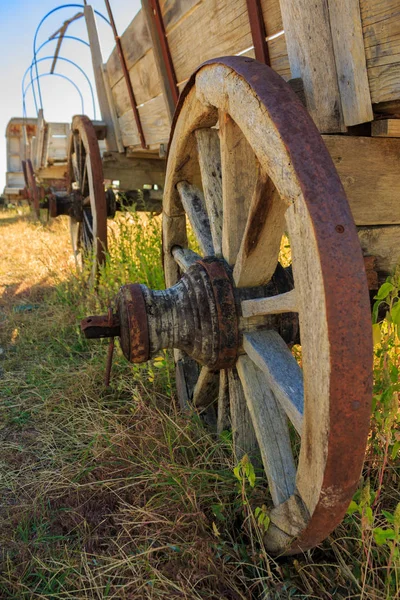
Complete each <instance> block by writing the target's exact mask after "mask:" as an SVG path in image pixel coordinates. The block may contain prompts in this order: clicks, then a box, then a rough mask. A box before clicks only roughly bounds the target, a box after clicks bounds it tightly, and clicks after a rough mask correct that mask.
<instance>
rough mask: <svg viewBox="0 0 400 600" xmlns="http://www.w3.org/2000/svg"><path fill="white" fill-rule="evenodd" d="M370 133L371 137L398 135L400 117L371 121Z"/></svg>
mask: <svg viewBox="0 0 400 600" xmlns="http://www.w3.org/2000/svg"><path fill="white" fill-rule="evenodd" d="M371 135H372V136H373V137H400V119H382V120H379V121H373V123H372V126H371Z"/></svg>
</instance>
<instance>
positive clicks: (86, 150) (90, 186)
mask: <svg viewBox="0 0 400 600" xmlns="http://www.w3.org/2000/svg"><path fill="white" fill-rule="evenodd" d="M68 182H69V189H68V192H69V194H72V193H74V196H75V200H74V203H73V208H72V210H71V215H70V229H71V242H72V248H73V251H74V256H75V260H76V264H77V267H78V268H80V267H81V266H82V259H83V255H90V256H91V259H92V268H91V277H92V278H95V276H96V273H97V269H98V266H99V265H101V264H103V263H104V260H105V254H106V251H107V206H106V195H105V190H104V178H103V167H102V162H101V156H100V150H99V143H98V141H97V137H96V131H95V129H94V127H93V124H92V122H91V121H90V119H89V118H88V117H86V116H81V115H78V116H75V117H74V119H73V121H72V128H71V135H70V143H69V152H68Z"/></svg>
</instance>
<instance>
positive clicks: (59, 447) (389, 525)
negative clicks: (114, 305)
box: [0, 211, 400, 600]
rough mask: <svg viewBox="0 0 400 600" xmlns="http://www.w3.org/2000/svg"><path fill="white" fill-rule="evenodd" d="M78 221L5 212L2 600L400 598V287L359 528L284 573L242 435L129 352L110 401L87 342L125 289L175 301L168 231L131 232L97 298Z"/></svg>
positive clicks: (101, 367)
mask: <svg viewBox="0 0 400 600" xmlns="http://www.w3.org/2000/svg"><path fill="white" fill-rule="evenodd" d="M63 219H64V218H61V219H59V220H57V221H53V222H51V223H49V224H37V223H34V222H33V221H32V220H31V218H30V217H29V215H28V214H26V213H21V214H17V213H16V212H12V211H5V212H2V213H0V240H1V251H0V439H1V454H0V598H1V599H3V598H4V599H11V598H12V599H25V598H26V599H28V598H35V599H36V598H52V599H55V600H56V599H61V598H63V599H67V598H73V599H92V598H94V599H103V598H116V599H142V598H143V599H158V598H162V599H164V598H165V599H167V598H168V599H169V600H171V599H175V598H176V599H178V598H179V599H181V598H187V599H199V600H200V599H217V598H218V599H229V600H236V599H238V600H239V599H253V598H254V599H258V598H259V599H262V600H267V599H271V600H272V599H286V598H318V599H330V598H334V599H338V600H341V599H349V598H360V599H363V598H364V599H367V598H371V599H377V600H381V599H382V600H387V599H392V598H400V552H399V549H400V504H399V502H400V491H399V488H400V466H399V451H400V432H399V428H398V415H399V413H398V392H399V389H400V384H399V369H400V362H399V356H400V342H399V338H398V335H397V332H398V323H400V314H397V313H398V312H399V313H400V311H398V309H397V308H396V307H397V304H396V302H397V294H398V287H399V282H400V277H397V276H396V275H395V276H394V277H393V278H392V279H391V280H390V281H389V282H387V284H385V285H384V286H383V287H382V288H381V291H380V294H379V300H378V302H381V301H382V302H383V301H384V302H386V306H387V308H388V310H389V313H388V314H389V317H388V318H387V319H385V321H384V322H383V323H381V324H379V325H374V338H375V342H376V345H375V353H376V356H375V373H374V376H375V384H374V402H373V411H372V420H371V435H370V439H369V445H368V450H367V456H366V462H365V469H364V473H363V478H362V480H361V482H360V488H359V490H358V492H357V494H356V496H355V498H354V500H353V502H352V504H351V505H350V508H349V514H348V515H347V516H346V518H345V520H344V522H343V524H342V525H341V526H340V527H339V528H338V529H337V530H336V531H335V532H334V533H333V534H332V536H331V537H330V538H329V539H328V540H326V541H325V542H324V543H323V544H322V545H321V546H320V547H318V548H316V549H315V550H313V551H310V552H307V553H306V554H304V555H299V556H295V557H289V558H285V557H278V558H276V557H275V558H274V557H271V556H269V555H268V554H267V553H266V551H265V549H264V548H263V545H262V541H261V539H262V523H261V524H260V523H259V521H260V519H259V518H258V519H257V518H256V517H255V511H254V508H255V507H260V506H261V505H262V497H261V484H260V482H259V481H258V480H256V483H255V485H254V487H253V486H252V485H250V483H249V481H248V479H247V478H246V477H245V476H244V477H242V478H241V477H240V476H239V480H238V478H237V477H236V475H235V473H234V468H235V467H236V465H235V462H234V460H233V459H232V454H231V451H230V441H229V437H224V438H222V439H216V438H215V437H214V436H213V435H211V434H210V433H209V432H208V431H207V430H206V429H205V428H204V427H203V425H202V423H201V422H200V420H199V418H198V417H197V416H196V415H195V414H193V415H187V414H186V415H185V414H181V413H180V412H179V410H178V407H177V404H176V398H175V396H174V371H173V364H172V361H171V358H170V356H169V355H167V354H163V355H160V356H159V357H157V359H156V360H154V361H153V362H152V363H151V364H149V365H146V366H144V367H138V366H133V365H130V364H128V363H127V362H126V361H125V359H124V358H123V356H122V354H121V353H120V351H119V349H118V350H117V351H116V353H115V354H116V355H115V360H114V365H113V374H112V380H111V386H110V388H108V389H106V388H104V385H103V379H104V371H105V361H106V354H107V343H106V341H101V342H100V341H93V342H88V341H86V340H85V339H84V338H83V337H82V335H81V333H80V329H79V320H80V319H81V318H82V317H84V316H87V315H88V314H95V313H96V312H98V311H104V310H106V309H107V306H108V304H109V302H110V300H111V299H112V297H113V296H114V295H115V293H116V291H117V290H118V287H119V286H120V285H121V284H122V283H125V282H128V281H131V282H134V281H140V282H143V283H146V284H147V285H149V286H151V287H159V286H162V285H163V283H162V269H161V262H160V250H161V249H160V226H159V222H158V220H157V219H153V220H150V221H144V220H140V219H138V218H135V217H134V216H132V215H129V214H127V215H125V216H123V217H121V218H120V220H119V221H118V223H117V224H116V225H114V226H113V229H112V231H111V238H112V240H111V252H112V260H111V261H110V263H109V264H108V265H107V267H106V268H105V269H104V272H103V273H102V278H101V283H100V287H99V290H98V293H94V292H93V291H90V290H88V289H87V288H86V286H85V285H84V283H83V280H82V279H81V278H80V277H79V276H78V275H77V274H75V272H74V262H73V258H72V253H71V249H70V245H69V230H68V221H67V220H63ZM376 314H377V312H376ZM356 426H357V424H356V423H355V427H356ZM350 451H351V449H349V452H350ZM242 472H243V471H242ZM236 473H237V470H236Z"/></svg>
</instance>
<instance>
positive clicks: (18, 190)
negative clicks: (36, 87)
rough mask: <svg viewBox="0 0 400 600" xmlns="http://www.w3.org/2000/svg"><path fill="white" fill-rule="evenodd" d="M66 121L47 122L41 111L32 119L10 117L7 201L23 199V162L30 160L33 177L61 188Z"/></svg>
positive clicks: (7, 143)
mask: <svg viewBox="0 0 400 600" xmlns="http://www.w3.org/2000/svg"><path fill="white" fill-rule="evenodd" d="M69 130H70V124H69V123H48V122H46V121H45V120H44V118H43V111H42V110H41V111H40V112H39V116H38V118H36V119H32V118H29V119H27V118H13V119H11V120H10V121H9V123H8V125H7V129H6V145H7V173H6V186H5V189H4V195H5V197H6V199H7V201H8V202H16V201H17V202H18V201H20V200H22V199H25V198H26V191H24V190H25V188H26V186H27V182H26V180H25V177H24V165H23V163H24V162H25V163H26V161H30V163H31V165H32V167H33V169H34V171H35V175H36V178H37V180H38V181H39V182H40V183H41V184H42V185H43V186H45V187H46V188H48V187H52V188H53V189H64V188H65V172H66V168H67V161H68V149H67V147H68V136H69Z"/></svg>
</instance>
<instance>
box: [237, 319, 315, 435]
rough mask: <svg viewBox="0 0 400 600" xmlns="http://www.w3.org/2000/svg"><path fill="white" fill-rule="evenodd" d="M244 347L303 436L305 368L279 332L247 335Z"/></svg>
mask: <svg viewBox="0 0 400 600" xmlns="http://www.w3.org/2000/svg"><path fill="white" fill-rule="evenodd" d="M243 348H244V350H245V352H246V353H247V355H248V356H249V357H250V358H251V360H252V361H253V362H254V363H255V364H256V365H257V367H258V368H259V369H261V371H262V372H263V373H264V376H265V378H266V380H267V383H268V387H270V388H271V390H272V392H273V393H274V396H275V398H276V399H277V400H278V401H279V402H280V404H281V406H282V408H283V410H284V411H285V413H286V414H287V416H288V417H289V419H290V420H291V422H292V423H293V425H294V427H295V428H296V431H298V433H299V434H300V435H301V429H302V424H303V411H304V387H303V374H302V372H301V369H300V367H299V365H298V363H297V361H296V359H295V358H294V356H293V354H292V353H291V352H290V350H289V348H288V347H287V346H286V344H285V342H284V341H283V339H282V338H281V336H280V335H279V333H277V332H276V331H256V332H253V333H246V334H245V335H244V338H243Z"/></svg>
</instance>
